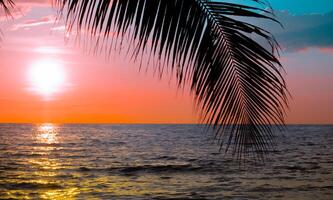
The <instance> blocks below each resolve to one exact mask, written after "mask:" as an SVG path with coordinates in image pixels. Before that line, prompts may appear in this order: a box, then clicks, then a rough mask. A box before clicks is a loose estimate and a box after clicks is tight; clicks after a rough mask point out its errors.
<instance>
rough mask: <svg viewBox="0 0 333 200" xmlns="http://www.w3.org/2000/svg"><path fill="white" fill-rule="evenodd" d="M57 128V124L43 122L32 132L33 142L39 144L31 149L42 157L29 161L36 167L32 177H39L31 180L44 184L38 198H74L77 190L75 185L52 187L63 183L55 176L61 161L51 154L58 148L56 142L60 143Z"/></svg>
mask: <svg viewBox="0 0 333 200" xmlns="http://www.w3.org/2000/svg"><path fill="white" fill-rule="evenodd" d="M58 130H59V127H58V126H57V125H55V124H50V123H45V124H40V125H38V126H37V128H36V131H35V132H34V139H35V142H36V143H38V144H39V145H37V146H35V147H33V151H34V152H35V153H36V154H39V155H42V157H40V156H38V157H36V158H34V157H32V158H31V159H30V160H29V163H30V164H31V165H33V166H34V167H36V168H37V169H38V170H36V171H35V172H34V175H35V176H34V177H39V178H37V179H36V180H33V181H34V182H35V183H38V184H44V185H46V187H45V189H42V190H40V192H39V198H40V199H54V200H58V199H59V200H60V199H69V200H71V199H76V198H75V197H76V195H77V194H78V192H79V189H78V188H77V187H66V188H63V189H56V188H54V186H55V185H63V184H62V181H61V180H60V179H59V178H57V177H58V176H60V175H61V174H60V173H59V170H60V169H61V163H59V161H58V158H56V157H54V156H51V154H52V151H54V150H57V148H58V149H59V147H57V144H60V143H61V137H59V132H58ZM73 185H74V184H73ZM53 188H54V189H53Z"/></svg>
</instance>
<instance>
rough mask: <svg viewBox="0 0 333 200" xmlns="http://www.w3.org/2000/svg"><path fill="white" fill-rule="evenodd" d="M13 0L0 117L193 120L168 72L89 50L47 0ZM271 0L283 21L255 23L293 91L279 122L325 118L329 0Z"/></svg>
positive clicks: (330, 92) (2, 61) (330, 90)
mask: <svg viewBox="0 0 333 200" xmlns="http://www.w3.org/2000/svg"><path fill="white" fill-rule="evenodd" d="M229 1H230V0H229ZM236 1H239V2H244V1H243V0H236ZM15 2H16V9H15V10H14V11H13V12H12V15H13V19H11V18H6V17H5V16H4V15H3V13H1V14H0V29H1V31H2V36H1V39H2V42H1V43H0V74H1V78H0V94H1V96H0V110H1V113H0V122H15V123H21V122H24V123H45V122H52V123H197V122H198V121H199V115H198V113H197V112H196V110H195V108H194V104H193V97H192V96H191V95H190V92H189V90H188V88H184V89H178V88H177V86H176V84H175V82H174V80H173V79H172V78H170V76H168V75H166V76H164V77H162V79H159V78H158V76H156V74H155V73H154V71H153V70H151V68H148V69H147V70H146V68H143V69H141V70H139V68H140V66H139V64H138V63H135V62H133V61H131V60H130V59H128V58H126V57H125V56H124V55H119V54H112V55H111V56H110V58H105V56H103V55H94V53H92V52H90V51H89V49H88V48H85V45H84V44H83V43H78V42H75V39H76V38H75V37H73V36H70V35H68V34H67V33H66V32H65V30H64V23H63V22H62V20H60V21H57V20H56V16H57V14H56V13H57V12H56V9H54V8H52V6H51V4H50V3H49V1H47V0H16V1H15ZM247 2H248V1H247ZM270 3H271V5H272V7H273V8H274V9H275V14H276V17H277V18H278V19H279V20H280V21H281V22H282V24H283V26H284V28H281V27H280V26H278V25H276V24H271V23H267V22H258V23H260V25H261V26H262V27H264V28H266V29H268V30H270V31H271V32H272V33H273V34H274V35H275V36H276V37H277V39H278V41H279V42H280V44H281V46H282V48H283V51H282V52H281V57H280V59H281V62H282V64H283V66H284V68H285V70H286V75H285V78H286V80H287V84H288V88H289V90H290V93H291V95H292V98H291V99H290V106H289V109H288V110H287V112H286V122H287V123H289V124H332V123H333V106H332V105H331V104H332V102H333V66H332V65H333V1H331V0H317V1H316V3H315V4H313V0H294V1H290V0H270ZM44 66H48V70H45V67H44ZM41 74H43V75H44V76H40V75H41Z"/></svg>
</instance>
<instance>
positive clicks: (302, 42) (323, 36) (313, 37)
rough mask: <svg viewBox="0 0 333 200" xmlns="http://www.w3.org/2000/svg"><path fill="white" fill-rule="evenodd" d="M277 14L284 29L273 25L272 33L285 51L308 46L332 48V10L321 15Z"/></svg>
mask: <svg viewBox="0 0 333 200" xmlns="http://www.w3.org/2000/svg"><path fill="white" fill-rule="evenodd" d="M277 16H278V19H279V20H280V21H281V22H282V24H283V26H284V29H281V28H276V27H275V30H274V29H273V31H272V33H273V34H274V35H275V36H276V37H277V39H278V41H280V42H281V44H282V47H283V48H285V49H286V50H287V51H302V50H306V49H308V48H319V49H323V51H328V50H330V49H332V48H333V11H332V12H329V13H326V14H323V15H321V14H308V15H290V14H288V13H287V12H280V13H278V14H277ZM268 29H270V30H272V29H271V28H268Z"/></svg>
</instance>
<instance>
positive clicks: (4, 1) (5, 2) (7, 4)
mask: <svg viewBox="0 0 333 200" xmlns="http://www.w3.org/2000/svg"><path fill="white" fill-rule="evenodd" d="M13 6H14V2H13V1H12V0H0V7H1V8H2V9H3V10H4V11H5V13H6V14H7V15H10V8H11V7H13Z"/></svg>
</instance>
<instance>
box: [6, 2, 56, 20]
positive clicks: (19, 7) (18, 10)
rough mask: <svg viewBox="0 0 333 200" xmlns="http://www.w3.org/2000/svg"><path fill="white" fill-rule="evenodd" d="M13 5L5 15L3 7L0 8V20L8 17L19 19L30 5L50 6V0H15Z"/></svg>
mask: <svg viewBox="0 0 333 200" xmlns="http://www.w3.org/2000/svg"><path fill="white" fill-rule="evenodd" d="M14 3H15V5H14V6H13V7H11V8H10V15H11V16H8V15H6V13H5V12H4V10H3V9H0V22H1V21H5V20H8V19H11V18H13V19H19V18H21V17H23V16H25V15H26V14H27V13H28V12H29V11H31V9H32V7H41V6H42V7H45V6H46V7H51V6H52V0H15V1H14Z"/></svg>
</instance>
